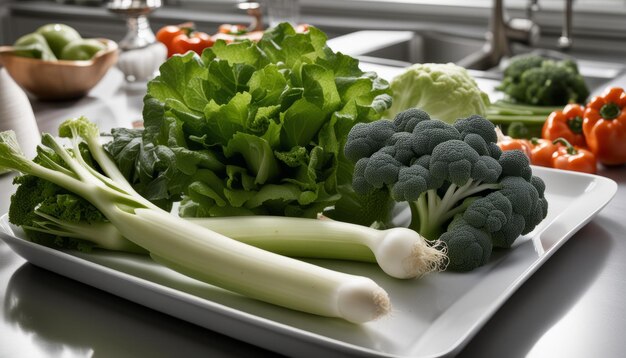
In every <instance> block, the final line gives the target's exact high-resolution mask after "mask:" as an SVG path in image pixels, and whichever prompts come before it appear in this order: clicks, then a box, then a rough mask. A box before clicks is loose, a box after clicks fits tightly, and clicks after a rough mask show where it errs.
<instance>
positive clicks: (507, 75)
mask: <svg viewBox="0 0 626 358" xmlns="http://www.w3.org/2000/svg"><path fill="white" fill-rule="evenodd" d="M497 89H498V90H500V91H502V92H504V93H506V94H507V95H508V96H509V97H510V98H511V99H512V100H514V101H517V102H520V103H525V104H530V105H536V106H564V105H566V104H568V103H570V102H575V103H581V102H584V101H585V100H586V98H587V97H588V96H589V89H588V88H587V84H586V83H585V80H584V78H583V77H582V76H581V75H580V73H579V72H578V66H577V65H576V63H575V62H574V61H572V60H562V61H556V60H552V59H548V58H544V57H541V56H538V55H534V54H528V55H520V56H516V57H513V58H511V61H510V63H509V65H508V66H507V68H506V69H505V70H504V78H503V79H502V83H501V84H500V86H498V87H497Z"/></svg>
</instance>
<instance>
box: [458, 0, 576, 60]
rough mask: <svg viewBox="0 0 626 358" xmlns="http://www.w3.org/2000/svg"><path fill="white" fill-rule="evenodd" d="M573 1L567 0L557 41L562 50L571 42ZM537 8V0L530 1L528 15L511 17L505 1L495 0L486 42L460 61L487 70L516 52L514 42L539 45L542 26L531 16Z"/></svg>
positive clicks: (569, 45) (568, 46) (567, 47)
mask: <svg viewBox="0 0 626 358" xmlns="http://www.w3.org/2000/svg"><path fill="white" fill-rule="evenodd" d="M572 3H573V0H565V21H564V25H563V32H562V34H561V37H560V38H559V41H558V46H559V48H561V49H562V50H566V49H569V48H570V47H571V44H572V41H571V24H572V21H571V20H572ZM538 8H539V6H538V0H529V5H528V8H527V18H509V17H508V15H507V12H506V9H505V7H504V0H494V1H493V7H492V11H491V19H490V21H489V32H487V36H486V37H487V42H486V43H485V45H484V46H483V48H482V49H481V50H480V51H478V52H476V53H473V54H471V55H469V56H467V57H465V58H463V59H461V60H460V61H459V62H457V64H458V65H460V66H463V67H465V68H469V69H476V70H486V69H489V68H493V67H495V66H497V65H498V64H499V63H500V60H501V59H502V58H503V57H510V56H511V55H512V54H513V50H512V44H513V43H521V44H525V45H529V46H533V45H534V44H536V43H537V41H538V40H539V26H538V25H537V24H536V23H535V22H534V20H533V16H532V15H533V14H534V12H536V11H537V10H538Z"/></svg>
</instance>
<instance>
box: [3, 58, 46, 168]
mask: <svg viewBox="0 0 626 358" xmlns="http://www.w3.org/2000/svg"><path fill="white" fill-rule="evenodd" d="M6 130H13V131H14V132H15V135H16V136H17V140H18V142H19V143H20V147H21V148H22V150H23V151H24V154H25V155H26V157H27V158H29V159H30V158H33V157H35V155H36V154H37V145H38V144H39V142H40V141H41V135H40V133H39V127H38V126H37V120H36V119H35V114H34V113H33V108H32V107H31V105H30V101H29V100H28V97H27V96H26V93H24V91H23V90H22V88H20V86H19V85H18V84H17V83H15V81H14V80H13V78H11V76H10V75H9V74H8V73H7V71H6V69H5V68H4V67H2V66H1V65H0V131H6Z"/></svg>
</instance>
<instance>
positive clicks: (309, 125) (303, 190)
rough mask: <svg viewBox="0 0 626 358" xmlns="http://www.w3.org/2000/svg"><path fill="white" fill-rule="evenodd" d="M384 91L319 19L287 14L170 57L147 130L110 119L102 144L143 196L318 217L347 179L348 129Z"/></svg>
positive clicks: (367, 116) (200, 209)
mask: <svg viewBox="0 0 626 358" xmlns="http://www.w3.org/2000/svg"><path fill="white" fill-rule="evenodd" d="M388 92H389V88H388V84H387V82H385V81H384V80H382V79H380V78H378V77H377V76H376V75H375V74H373V73H364V72H362V71H361V70H360V69H359V67H358V61H356V60H355V59H353V58H351V57H349V56H346V55H343V54H340V53H334V52H333V51H331V50H330V49H329V48H328V47H327V46H326V35H325V34H324V33H322V32H321V31H320V30H318V29H316V28H314V27H310V28H309V30H308V31H307V32H306V33H296V31H295V30H294V29H293V28H292V27H291V26H290V25H289V24H282V25H279V26H277V27H275V28H273V29H271V30H269V31H268V32H266V33H265V35H264V37H263V38H262V39H261V40H260V41H259V42H257V43H255V42H251V41H243V42H239V43H231V44H227V43H226V42H224V41H217V42H216V43H215V45H213V46H212V47H211V48H208V49H206V50H205V51H204V52H203V54H202V56H201V57H199V56H197V55H196V54H194V53H188V54H186V55H184V56H174V57H171V58H170V59H169V60H168V61H167V62H165V63H164V64H163V65H162V66H161V68H160V76H158V77H157V78H155V79H154V80H152V81H151V82H149V83H148V93H147V96H146V97H145V99H144V112H143V113H144V125H145V130H143V131H131V130H123V129H120V130H116V131H114V132H113V136H114V140H113V141H112V142H111V143H109V144H108V145H107V150H108V151H109V152H110V153H111V154H112V155H113V157H114V158H115V161H116V162H117V163H118V165H119V167H120V168H121V170H122V172H123V173H124V175H125V176H126V177H127V178H129V179H130V181H131V183H133V185H134V186H135V188H136V189H137V190H138V191H139V193H141V194H142V195H144V196H145V197H146V198H148V199H149V200H152V201H157V202H158V201H162V202H164V203H165V204H166V205H167V204H168V203H169V204H171V203H172V202H174V201H177V200H179V199H180V198H181V197H182V199H183V200H182V202H181V206H180V212H179V213H180V215H181V216H184V217H194V216H197V217H206V216H233V215H279V216H295V217H309V218H314V217H316V216H317V214H318V213H320V212H321V211H322V210H323V209H324V208H326V207H328V206H332V205H333V204H334V203H335V202H336V201H337V200H338V199H339V197H340V195H339V189H338V188H339V186H341V185H342V184H344V183H349V181H350V177H351V171H352V164H351V163H349V162H348V161H347V160H345V159H344V158H342V157H343V156H342V154H341V148H343V142H344V141H345V137H346V135H347V133H348V131H349V130H350V128H351V127H352V126H353V125H354V124H356V123H359V122H370V121H373V120H376V119H379V118H380V117H381V114H382V113H383V112H384V111H385V110H386V109H387V108H388V107H389V104H390V101H391V98H390V96H389V94H388Z"/></svg>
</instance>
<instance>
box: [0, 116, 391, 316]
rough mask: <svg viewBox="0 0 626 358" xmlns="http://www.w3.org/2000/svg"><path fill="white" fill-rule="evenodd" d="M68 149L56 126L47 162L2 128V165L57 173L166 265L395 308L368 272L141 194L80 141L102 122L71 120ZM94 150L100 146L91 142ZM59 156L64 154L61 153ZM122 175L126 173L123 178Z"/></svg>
mask: <svg viewBox="0 0 626 358" xmlns="http://www.w3.org/2000/svg"><path fill="white" fill-rule="evenodd" d="M60 133H61V134H63V135H66V136H70V137H71V140H72V148H71V149H66V148H64V147H63V146H61V145H60V144H59V142H58V141H57V140H56V139H55V138H54V137H52V136H51V135H49V134H44V135H43V136H42V144H43V145H44V146H45V147H47V148H49V149H51V150H52V152H53V153H54V157H53V156H52V155H48V152H46V151H40V153H43V159H42V161H41V163H42V164H39V163H36V162H34V161H32V160H29V159H27V158H26V157H24V155H23V154H22V152H21V150H20V148H19V145H18V144H17V141H16V140H15V134H14V133H12V132H11V131H8V132H1V133H0V169H2V168H8V169H13V170H18V171H20V172H22V173H24V174H29V175H33V176H36V177H39V178H41V179H43V180H47V181H50V182H52V183H54V184H56V185H58V186H60V187H63V188H64V189H66V190H68V191H70V192H72V193H74V194H75V195H77V196H79V197H81V198H83V199H85V200H87V201H88V202H89V203H91V204H92V205H93V206H95V207H96V208H97V209H98V210H99V211H100V212H101V213H102V214H103V215H104V216H105V217H106V218H107V219H108V220H109V221H110V222H111V223H112V224H113V225H115V227H116V228H117V229H118V230H119V232H120V233H121V234H122V235H123V236H124V237H125V238H127V239H128V240H130V241H131V242H132V243H133V244H135V245H137V246H139V247H141V248H143V249H145V250H146V251H148V252H150V255H151V257H152V258H153V259H154V260H155V261H157V262H160V263H162V264H164V265H165V266H167V267H170V268H173V269H175V270H176V271H178V272H181V273H183V274H185V275H188V276H190V277H193V278H196V279H198V280H200V281H204V282H207V283H210V284H214V285H216V286H219V287H222V288H225V289H228V290H231V291H234V292H238V293H240V294H243V295H246V296H248V297H251V298H255V299H258V300H262V301H265V302H269V303H273V304H276V305H280V306H283V307H287V308H291V309H295V310H300V311H304V312H309V313H313V314H317V315H323V316H329V317H340V318H343V319H345V320H347V321H350V322H357V323H360V322H366V321H369V320H372V319H375V318H377V317H380V316H381V315H383V314H385V313H387V312H388V311H389V309H390V304H389V298H388V296H387V294H386V292H385V291H384V290H383V289H382V288H380V287H379V286H378V285H377V284H376V283H375V282H374V281H372V280H371V279H369V278H365V277H361V276H354V275H348V274H344V273H340V272H336V271H332V270H328V269H324V268H322V267H318V266H315V265H312V264H309V263H305V262H302V261H298V260H294V259H290V258H287V257H284V256H281V255H277V254H274V253H270V252H267V251H265V250H261V249H258V248H256V247H253V246H250V245H246V244H244V243H240V242H237V241H235V240H232V239H230V238H228V237H226V236H224V235H221V234H218V233H216V232H214V231H211V230H209V229H206V228H204V227H202V226H199V225H196V224H193V223H190V222H187V221H185V220H183V219H181V218H178V217H175V216H173V215H171V214H170V213H168V212H166V211H164V210H162V209H160V208H158V207H156V206H155V205H154V204H152V203H150V202H149V201H148V200H146V199H145V198H143V197H141V196H139V195H137V194H136V192H135V191H134V190H133V189H132V188H131V187H130V185H129V184H128V183H127V182H126V181H125V180H124V179H123V177H122V176H120V175H118V174H117V173H116V172H118V170H117V167H116V166H115V164H114V163H113V161H112V160H111V159H110V158H109V157H108V156H106V155H104V156H101V157H98V155H97V154H94V157H96V161H97V162H98V165H99V167H100V169H102V171H103V172H104V173H105V174H106V175H104V174H101V172H100V171H98V170H97V169H95V168H94V167H93V166H91V165H89V164H88V163H87V161H86V159H85V158H84V157H83V155H82V151H81V148H80V143H83V140H84V141H85V142H86V143H87V146H88V147H93V146H100V143H99V135H98V130H97V127H96V126H95V125H94V124H93V123H90V122H89V121H88V120H86V119H85V118H82V117H81V118H79V119H73V120H68V121H66V122H64V123H63V124H62V125H61V127H60ZM90 152H91V153H97V152H98V149H95V150H94V149H92V148H90ZM56 158H58V159H60V161H56V160H55V159H56ZM119 181H122V182H121V183H120V182H119Z"/></svg>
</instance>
